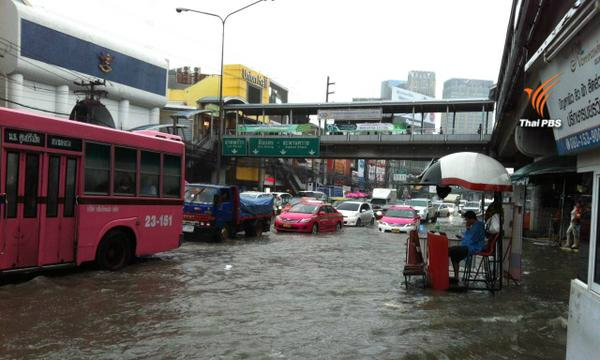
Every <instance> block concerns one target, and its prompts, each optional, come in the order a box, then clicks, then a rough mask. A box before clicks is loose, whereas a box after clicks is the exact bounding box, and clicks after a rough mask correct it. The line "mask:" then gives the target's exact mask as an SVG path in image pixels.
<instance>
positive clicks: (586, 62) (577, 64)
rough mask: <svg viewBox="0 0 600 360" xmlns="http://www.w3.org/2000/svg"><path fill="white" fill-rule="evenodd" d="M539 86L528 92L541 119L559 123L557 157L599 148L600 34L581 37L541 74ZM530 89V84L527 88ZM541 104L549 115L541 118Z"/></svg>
mask: <svg viewBox="0 0 600 360" xmlns="http://www.w3.org/2000/svg"><path fill="white" fill-rule="evenodd" d="M540 73H541V75H542V80H541V82H542V83H541V85H539V86H538V87H537V88H527V89H525V92H526V93H527V95H528V96H529V100H530V106H532V107H533V109H534V110H535V111H536V112H537V115H539V116H540V119H544V118H547V117H544V116H545V115H548V116H549V118H550V119H557V120H561V124H560V125H561V126H560V127H555V128H554V129H553V130H554V139H555V140H556V147H557V150H558V153H559V154H560V155H564V154H572V153H577V152H580V151H584V150H588V149H590V148H593V147H597V146H599V145H600V31H598V28H596V29H595V30H589V31H587V32H586V33H585V34H580V35H578V36H576V37H575V38H573V39H572V40H571V41H569V45H568V46H566V47H565V49H563V50H562V52H561V53H559V54H558V56H556V58H554V59H553V60H552V61H551V62H550V64H548V66H546V67H545V68H544V69H543V70H542V71H540ZM530 85H533V84H530ZM544 103H546V104H547V106H548V110H549V114H544Z"/></svg>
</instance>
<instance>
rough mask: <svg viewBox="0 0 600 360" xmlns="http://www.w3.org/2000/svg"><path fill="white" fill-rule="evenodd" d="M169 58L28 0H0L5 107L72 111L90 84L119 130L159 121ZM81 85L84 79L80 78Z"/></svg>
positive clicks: (0, 91)
mask: <svg viewBox="0 0 600 360" xmlns="http://www.w3.org/2000/svg"><path fill="white" fill-rule="evenodd" d="M168 65H169V64H168V61H167V60H165V58H164V57H160V56H154V55H150V54H148V51H143V50H137V49H135V46H132V44H130V43H126V42H121V41H119V39H117V38H110V39H109V38H106V37H103V36H101V35H99V34H98V33H97V31H92V30H91V29H90V28H86V27H85V26H82V25H80V24H76V23H72V22H69V21H66V20H64V19H63V18H59V17H55V16H52V15H49V14H48V13H47V12H44V11H42V10H40V9H37V8H35V7H33V6H30V5H29V4H28V3H27V2H24V1H15V0H4V1H1V2H0V106H5V107H9V108H14V109H22V110H25V111H32V112H36V113H40V114H46V115H53V116H58V117H61V118H68V117H69V115H70V113H71V111H72V110H73V108H74V106H75V105H76V103H77V101H78V100H83V99H84V98H85V95H84V94H83V93H81V91H82V90H86V88H87V87H86V86H83V84H85V83H89V82H91V81H97V80H99V81H105V85H103V86H97V87H96V89H97V90H104V91H106V92H107V95H106V97H102V98H101V99H100V101H101V103H102V104H104V105H105V106H106V108H107V110H108V111H109V112H110V115H111V116H112V118H113V120H114V123H115V126H116V127H117V128H119V129H125V130H127V129H131V128H134V127H137V126H140V125H145V124H151V123H158V122H159V113H160V109H161V108H162V107H163V105H164V104H166V102H167V98H166V91H167V71H168V67H169V66H168ZM75 83H79V84H82V86H78V85H75Z"/></svg>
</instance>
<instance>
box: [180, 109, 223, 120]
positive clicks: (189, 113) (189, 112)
mask: <svg viewBox="0 0 600 360" xmlns="http://www.w3.org/2000/svg"><path fill="white" fill-rule="evenodd" d="M210 112H213V110H197V109H194V110H184V111H179V112H176V113H175V114H173V115H171V117H172V118H186V119H189V118H191V117H192V116H194V115H197V114H202V113H210Z"/></svg>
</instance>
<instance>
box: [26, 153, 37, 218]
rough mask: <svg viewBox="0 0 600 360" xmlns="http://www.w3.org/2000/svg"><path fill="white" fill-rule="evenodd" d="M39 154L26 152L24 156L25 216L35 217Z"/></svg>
mask: <svg viewBox="0 0 600 360" xmlns="http://www.w3.org/2000/svg"><path fill="white" fill-rule="evenodd" d="M39 166H40V156H39V155H38V154H27V157H26V158H25V199H24V208H23V209H24V210H23V216H24V217H26V218H34V217H37V205H38V179H39V176H40V173H39Z"/></svg>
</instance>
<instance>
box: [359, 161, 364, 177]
mask: <svg viewBox="0 0 600 360" xmlns="http://www.w3.org/2000/svg"><path fill="white" fill-rule="evenodd" d="M364 177H365V160H364V159H359V160H358V178H359V179H362V178H364Z"/></svg>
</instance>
